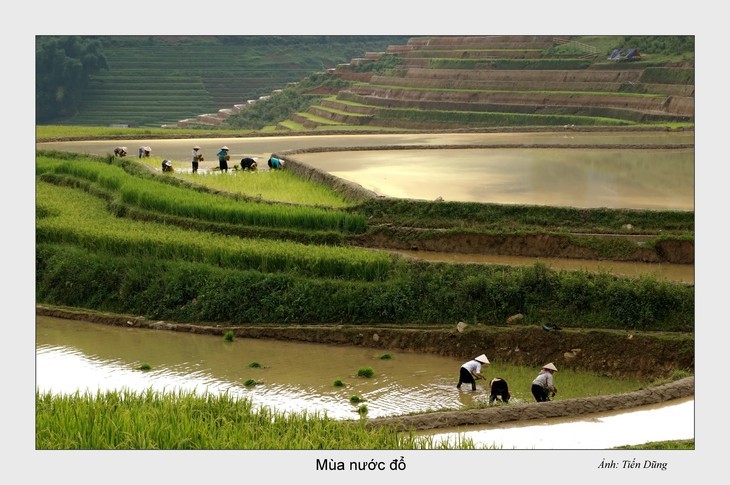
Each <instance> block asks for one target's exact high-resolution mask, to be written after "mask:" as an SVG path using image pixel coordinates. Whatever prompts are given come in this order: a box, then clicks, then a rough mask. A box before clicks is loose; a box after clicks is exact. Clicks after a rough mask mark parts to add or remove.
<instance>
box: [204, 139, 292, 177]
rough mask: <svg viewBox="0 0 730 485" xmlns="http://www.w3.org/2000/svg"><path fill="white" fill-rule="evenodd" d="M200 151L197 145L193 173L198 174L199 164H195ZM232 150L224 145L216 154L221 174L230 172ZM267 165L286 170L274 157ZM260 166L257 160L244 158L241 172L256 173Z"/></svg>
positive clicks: (280, 161)
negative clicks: (229, 163) (229, 164)
mask: <svg viewBox="0 0 730 485" xmlns="http://www.w3.org/2000/svg"><path fill="white" fill-rule="evenodd" d="M198 150H200V147H199V146H198V145H195V146H194V147H193V173H195V172H197V164H196V163H195V157H196V154H197V152H198ZM229 151H230V149H229V148H228V147H227V146H225V145H223V146H222V147H221V149H220V151H219V152H218V153H216V156H217V157H218V169H219V170H220V171H221V172H227V171H228V162H229V161H230V160H231V155H230V154H229ZM202 159H203V158H202V155H200V160H202ZM267 165H268V166H269V168H270V169H271V170H279V169H282V168H284V162H283V161H282V160H280V159H278V158H276V157H274V156H273V155H272V156H271V157H269V160H268V162H267ZM258 167H259V164H258V162H257V161H256V159H255V158H252V157H243V158H242V159H241V170H248V171H254V170H256V169H258Z"/></svg>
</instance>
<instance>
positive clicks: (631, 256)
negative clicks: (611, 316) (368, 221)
mask: <svg viewBox="0 0 730 485" xmlns="http://www.w3.org/2000/svg"><path fill="white" fill-rule="evenodd" d="M422 232H423V231H421V230H418V229H413V228H394V227H390V228H385V229H384V230H381V231H377V232H371V233H368V234H365V235H361V236H357V237H353V238H351V239H350V240H349V242H350V244H353V245H356V246H362V247H369V248H379V249H395V250H407V251H437V252H449V253H463V254H486V255H502V256H526V257H543V258H568V259H590V260H612V261H635V262H642V263H672V264H694V252H695V251H694V241H688V240H663V241H659V242H658V243H657V244H655V245H654V246H652V247H642V246H641V245H640V241H639V242H637V243H636V247H635V249H634V250H632V251H630V252H627V253H625V254H613V255H610V256H603V255H601V254H600V253H599V251H598V250H595V249H592V248H590V247H586V246H583V245H580V244H578V243H576V240H579V239H580V238H581V236H579V235H573V236H570V237H568V236H562V235H552V234H479V233H473V232H463V233H457V232H449V233H444V234H433V231H432V234H431V235H430V236H428V237H423V236H421V235H420V234H419V233H422ZM593 237H596V236H593ZM603 237H605V238H610V237H624V238H625V239H627V240H630V239H631V238H630V237H627V236H612V235H605V236H603ZM636 239H639V238H636Z"/></svg>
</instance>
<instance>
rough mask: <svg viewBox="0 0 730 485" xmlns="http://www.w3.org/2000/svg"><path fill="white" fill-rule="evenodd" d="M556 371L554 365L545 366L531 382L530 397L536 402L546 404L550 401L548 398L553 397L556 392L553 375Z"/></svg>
mask: <svg viewBox="0 0 730 485" xmlns="http://www.w3.org/2000/svg"><path fill="white" fill-rule="evenodd" d="M557 371H558V368H557V367H555V364H553V363H552V362H550V363H549V364H545V365H544V366H543V368H542V369H540V373H539V374H538V375H537V377H536V378H535V380H534V381H532V388H531V391H532V395H533V396H534V397H535V401H537V402H546V401H549V400H550V396H551V395H552V396H553V397H555V394H556V393H557V392H558V388H557V387H555V381H554V379H553V374H554V373H556V372H557Z"/></svg>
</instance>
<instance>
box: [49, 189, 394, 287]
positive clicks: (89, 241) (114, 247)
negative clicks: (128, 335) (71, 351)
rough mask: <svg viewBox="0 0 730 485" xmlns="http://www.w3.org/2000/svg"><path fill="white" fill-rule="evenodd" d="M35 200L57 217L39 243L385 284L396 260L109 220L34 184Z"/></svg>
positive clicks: (88, 202)
mask: <svg viewBox="0 0 730 485" xmlns="http://www.w3.org/2000/svg"><path fill="white" fill-rule="evenodd" d="M37 190H38V192H37V193H38V200H39V202H40V203H41V204H42V205H43V206H44V207H46V208H47V211H56V212H57V214H58V215H57V216H56V217H45V218H43V219H42V220H40V221H39V224H38V225H37V226H36V234H37V238H38V241H39V242H42V241H45V242H51V241H54V242H57V243H61V242H63V243H71V244H75V245H81V246H83V247H86V248H87V249H88V250H93V251H109V252H112V253H114V254H134V255H137V256H138V257H141V256H150V257H158V258H164V259H170V258H176V257H180V258H184V259H186V260H189V261H196V260H197V261H201V262H206V263H209V264H215V265H218V266H224V267H235V268H242V269H245V268H251V269H254V268H255V269H258V270H260V271H264V272H280V271H294V272H299V273H302V274H307V273H309V274H310V275H318V276H324V277H336V278H354V279H365V280H371V279H375V280H383V279H385V278H386V277H387V275H388V273H389V270H390V268H391V267H392V264H393V262H394V259H393V257H392V256H390V255H388V254H385V253H378V252H374V251H367V250H362V249H356V248H344V247H331V246H322V245H318V246H310V245H305V244H300V243H294V242H287V241H272V240H267V241H261V240H254V239H241V238H237V237H230V236H225V235H216V234H209V233H204V232H198V231H190V230H188V231H186V230H183V229H181V228H176V227H170V226H167V225H162V224H156V223H152V222H144V221H132V220H126V219H120V218H117V217H113V216H112V215H111V214H109V212H108V211H107V210H106V205H105V203H104V202H103V201H102V200H98V199H96V200H95V198H94V197H92V196H90V195H88V194H84V193H83V192H81V191H77V190H72V189H69V188H63V187H55V186H53V185H49V184H46V183H43V182H39V183H38V184H37Z"/></svg>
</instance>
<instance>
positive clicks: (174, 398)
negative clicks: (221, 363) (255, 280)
mask: <svg viewBox="0 0 730 485" xmlns="http://www.w3.org/2000/svg"><path fill="white" fill-rule="evenodd" d="M364 424H365V423H363V422H362V421H360V420H336V419H331V418H329V417H327V416H324V415H321V414H319V413H292V412H288V413H283V412H281V413H279V412H274V411H272V410H271V409H269V408H267V407H261V406H254V405H253V403H252V401H251V400H248V399H244V398H237V397H234V396H232V395H229V394H220V395H214V394H207V393H206V394H202V395H201V394H195V393H193V392H191V391H183V390H181V391H178V392H167V393H163V392H155V391H152V390H147V391H142V392H132V391H107V392H101V391H99V392H97V393H96V394H91V393H88V392H87V393H83V394H82V393H79V392H76V393H75V394H66V395H53V394H52V393H50V392H45V393H40V392H36V406H35V429H36V433H35V445H36V449H38V450H221V449H225V450H245V449H256V450H292V449H296V450H310V449H313V450H314V449H316V450H340V449H353V450H354V449H363V450H373V449H384V450H409V449H439V448H441V449H448V448H451V449H455V448H454V446H453V445H449V444H448V443H447V442H445V441H442V440H439V441H438V442H434V441H433V440H432V439H431V440H430V439H428V438H425V437H424V438H421V437H418V436H416V435H414V434H411V433H400V432H399V431H398V429H397V428H395V427H390V426H377V427H369V426H365V425H364ZM466 448H469V447H468V446H467V447H466ZM471 448H473V445H472V446H471ZM462 449H463V447H462Z"/></svg>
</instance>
